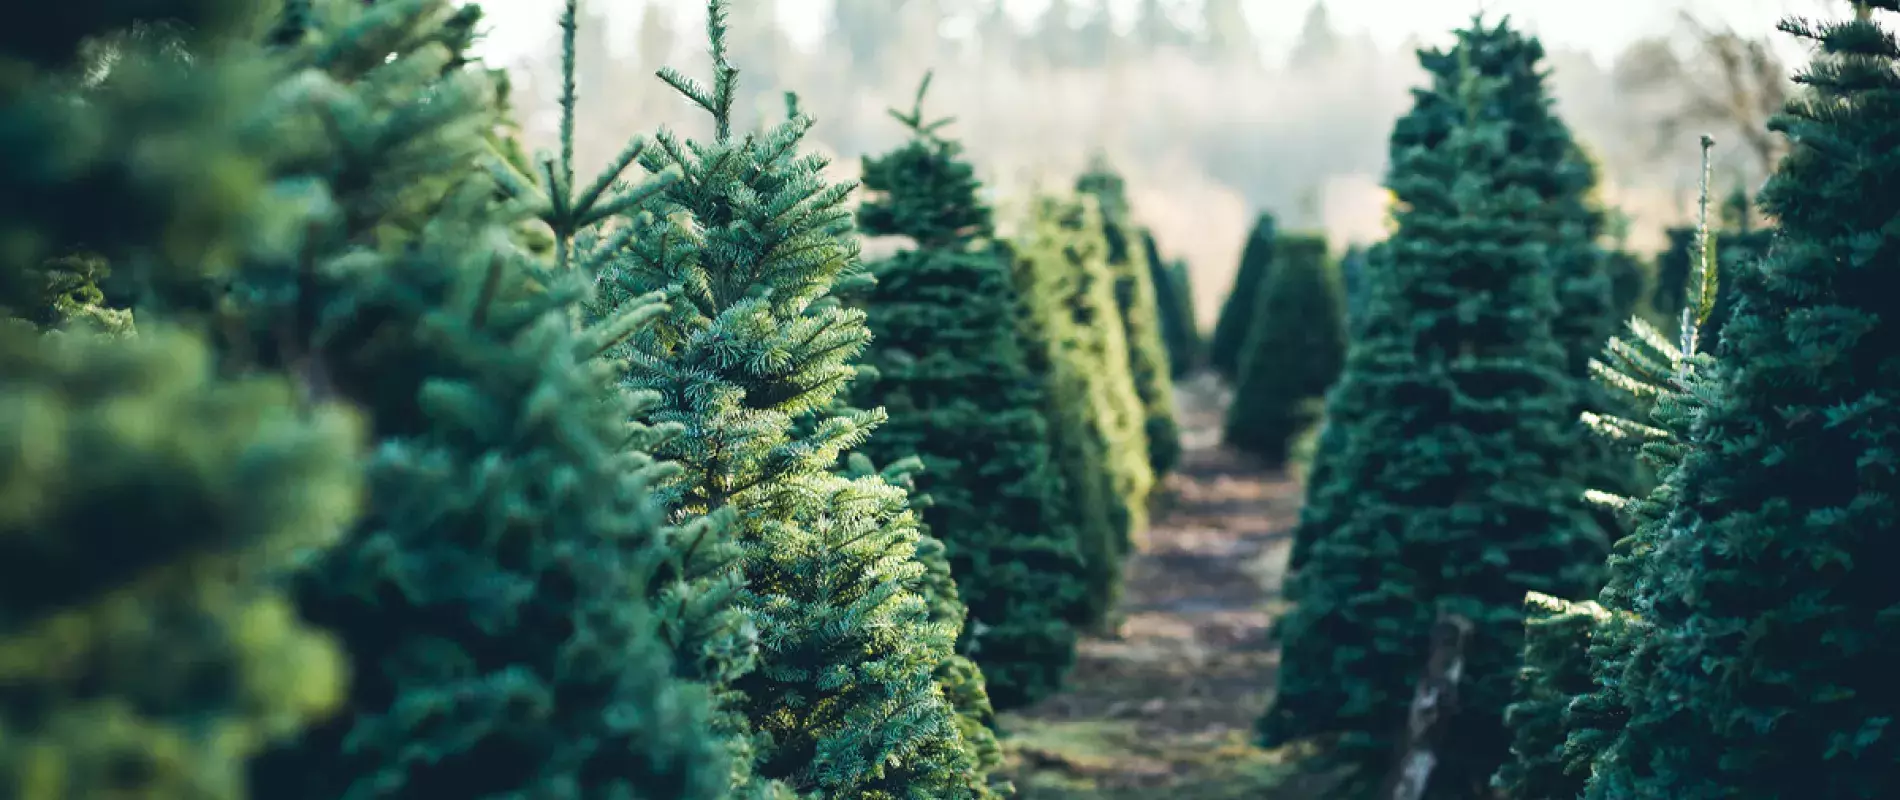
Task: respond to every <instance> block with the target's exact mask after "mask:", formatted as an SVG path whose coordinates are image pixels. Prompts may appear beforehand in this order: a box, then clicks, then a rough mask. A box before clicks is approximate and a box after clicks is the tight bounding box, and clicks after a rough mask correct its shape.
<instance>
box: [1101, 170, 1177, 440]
mask: <svg viewBox="0 0 1900 800" xmlns="http://www.w3.org/2000/svg"><path fill="white" fill-rule="evenodd" d="M1076 191H1078V192H1082V193H1085V194H1088V195H1091V196H1093V197H1094V198H1095V201H1096V204H1097V206H1098V207H1099V208H1100V209H1101V213H1102V236H1103V237H1104V238H1105V239H1106V240H1107V242H1108V268H1109V271H1110V272H1111V273H1113V274H1114V276H1115V303H1116V307H1117V308H1118V309H1120V312H1121V313H1120V317H1121V320H1122V330H1123V332H1124V334H1125V338H1126V340H1127V346H1128V359H1129V371H1130V372H1131V374H1132V375H1133V376H1134V380H1135V393H1136V395H1137V396H1139V397H1140V398H1141V407H1142V410H1143V413H1144V419H1143V422H1142V425H1143V429H1144V430H1145V431H1146V433H1147V439H1148V465H1149V467H1150V468H1152V469H1153V471H1154V474H1155V475H1157V476H1160V475H1166V474H1167V473H1168V472H1170V471H1172V470H1173V469H1174V465H1175V464H1176V463H1178V462H1179V461H1180V460H1181V429H1180V426H1179V425H1178V424H1177V423H1176V422H1175V419H1174V380H1173V377H1172V376H1173V372H1172V370H1171V369H1170V368H1169V366H1168V350H1167V344H1166V343H1165V342H1164V341H1163V340H1162V328H1161V310H1160V305H1159V301H1158V300H1157V297H1158V296H1159V292H1158V290H1157V289H1156V288H1155V283H1154V279H1153V275H1152V272H1151V268H1150V265H1149V262H1148V260H1147V258H1146V255H1147V254H1146V251H1145V250H1144V249H1143V248H1141V247H1138V246H1137V245H1138V244H1139V243H1138V242H1137V241H1136V237H1137V236H1138V235H1139V234H1140V231H1139V230H1137V229H1136V228H1135V226H1134V221H1133V212H1132V211H1131V210H1130V209H1129V207H1128V194H1127V189H1126V187H1125V186H1124V183H1123V180H1122V177H1121V175H1119V174H1117V173H1116V172H1115V170H1114V169H1113V168H1112V167H1110V166H1109V164H1108V162H1107V161H1106V160H1103V159H1101V158H1099V157H1098V158H1097V159H1096V161H1095V163H1094V165H1093V166H1091V167H1090V169H1089V171H1088V172H1086V173H1084V174H1083V175H1082V176H1081V177H1080V178H1078V179H1077V181H1076Z"/></svg>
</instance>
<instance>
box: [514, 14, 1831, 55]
mask: <svg viewBox="0 0 1900 800" xmlns="http://www.w3.org/2000/svg"><path fill="white" fill-rule="evenodd" d="M1105 1H1106V2H1107V3H1108V4H1109V6H1110V8H1111V9H1112V10H1113V11H1115V12H1118V14H1119V15H1121V16H1123V17H1126V16H1127V15H1129V14H1130V13H1132V12H1131V9H1132V8H1133V7H1134V5H1135V2H1136V0H1105ZM584 2H592V3H607V4H609V5H610V6H611V7H612V8H613V9H614V10H615V11H616V12H619V11H621V10H623V9H624V10H626V11H631V12H638V11H639V10H640V8H641V7H642V5H643V3H646V2H657V3H661V4H663V5H666V6H670V7H673V8H674V9H676V10H677V11H678V13H679V14H680V15H681V16H682V17H684V18H689V19H690V18H691V17H694V16H697V15H699V14H701V13H702V10H703V9H704V8H705V2H704V0H584ZM761 2H768V3H769V2H774V0H735V2H734V3H733V6H734V7H735V10H737V11H738V12H739V13H745V10H746V7H747V6H749V5H751V4H753V3H761ZM1004 2H1007V3H1009V4H1010V6H1011V10H1012V11H1013V12H1015V13H1016V14H1017V15H1018V16H1020V17H1021V18H1023V19H1029V18H1031V17H1033V16H1034V15H1035V14H1037V13H1038V12H1040V11H1041V10H1042V9H1043V8H1044V7H1045V6H1047V5H1048V3H1049V0H1004ZM1163 2H1164V5H1165V4H1168V0H1163ZM1195 2H1198V0H1174V2H1173V3H1172V5H1174V6H1176V7H1180V6H1191V4H1193V3H1195ZM1324 2H1325V3H1326V6H1327V9H1328V10H1329V11H1331V12H1332V17H1333V22H1334V25H1335V26H1337V27H1338V28H1340V29H1341V30H1342V31H1343V32H1345V33H1347V34H1355V33H1358V32H1362V31H1363V32H1366V33H1369V34H1371V35H1372V37H1373V38H1374V39H1376V40H1377V41H1379V42H1381V43H1383V44H1387V45H1392V44H1397V43H1399V42H1402V41H1404V40H1405V39H1406V38H1407V37H1411V36H1416V37H1418V38H1420V39H1422V40H1425V41H1433V40H1435V39H1436V38H1437V37H1439V36H1442V35H1443V34H1444V33H1445V32H1447V31H1449V30H1451V29H1453V28H1456V27H1458V26H1459V25H1460V24H1462V23H1463V22H1465V21H1467V20H1469V19H1470V18H1471V15H1472V14H1473V13H1474V12H1476V11H1479V10H1484V11H1486V12H1487V13H1489V14H1506V13H1508V14H1510V15H1511V17H1512V18H1513V19H1515V20H1517V21H1519V22H1520V23H1522V24H1523V25H1524V26H1525V27H1526V28H1528V29H1531V30H1533V31H1535V32H1537V33H1538V34H1539V35H1541V36H1542V37H1543V38H1544V39H1545V41H1546V43H1547V44H1550V45H1552V46H1553V47H1565V48H1571V47H1580V48H1583V49H1586V50H1588V51H1590V52H1591V53H1593V54H1594V55H1596V56H1597V57H1598V58H1599V59H1607V58H1608V57H1609V56H1610V55H1612V54H1614V53H1615V52H1616V51H1617V50H1618V49H1619V48H1621V47H1622V45H1623V44H1625V43H1627V42H1628V41H1630V40H1631V39H1633V38H1637V37H1640V36H1642V35H1644V34H1645V33H1649V32H1654V31H1659V30H1664V29H1666V28H1667V27H1668V25H1669V23H1670V21H1671V19H1672V17H1673V16H1674V15H1675V14H1676V13H1677V12H1678V11H1679V10H1682V9H1685V8H1686V9H1689V10H1692V11H1694V12H1695V13H1696V14H1697V15H1698V16H1700V17H1701V18H1703V19H1705V20H1710V21H1721V22H1725V23H1727V24H1729V25H1732V26H1734V27H1735V28H1737V29H1740V30H1753V31H1763V32H1769V33H1772V32H1773V26H1774V23H1775V21H1776V20H1778V19H1780V18H1781V17H1782V16H1784V15H1786V14H1789V13H1803V14H1823V13H1827V12H1828V11H1829V10H1830V8H1832V9H1834V10H1844V9H1845V7H1846V4H1845V3H1844V2H1840V0H1586V1H1585V2H1577V0H1324ZM561 3H562V0H484V1H483V2H482V3H481V5H482V7H483V8H484V9H486V10H487V12H488V16H489V19H490V26H491V34H490V41H489V42H488V46H487V47H486V48H485V49H487V50H488V52H489V53H490V54H491V55H494V56H499V57H502V58H507V57H511V56H513V55H516V54H519V53H521V52H524V51H526V50H530V49H533V48H537V47H541V46H544V43H546V42H547V41H548V39H547V37H548V36H549V35H550V34H551V33H552V31H553V29H554V19H555V15H556V14H557V13H558V12H559V9H560V7H561ZM1243 3H1244V4H1245V6H1246V9H1247V13H1248V15H1249V19H1250V20H1251V21H1252V23H1253V25H1254V28H1255V30H1256V32H1257V33H1258V34H1259V35H1260V37H1261V39H1262V41H1263V42H1265V44H1266V46H1267V47H1269V48H1276V47H1278V46H1282V45H1284V44H1285V43H1287V42H1290V41H1291V40H1292V38H1293V37H1294V35H1295V34H1296V33H1297V32H1298V30H1299V24H1300V20H1301V18H1302V17H1304V16H1305V14H1306V12H1307V9H1309V8H1310V7H1311V6H1312V4H1313V0H1243ZM776 4H777V6H778V13H779V17H780V19H781V20H782V21H783V22H784V23H785V26H786V28H787V29H788V30H789V31H790V33H791V35H792V36H793V37H794V38H795V39H798V40H800V41H801V42H809V41H811V40H812V39H813V38H815V37H816V36H818V35H820V34H821V33H823V31H824V26H825V25H826V21H827V19H828V18H829V11H830V7H831V0H776ZM635 16H637V13H636V14H629V17H635ZM1780 38H1785V37H1780Z"/></svg>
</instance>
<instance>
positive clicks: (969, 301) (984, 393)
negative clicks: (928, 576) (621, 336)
mask: <svg viewBox="0 0 1900 800" xmlns="http://www.w3.org/2000/svg"><path fill="white" fill-rule="evenodd" d="M928 88H929V78H928V77H926V78H925V79H924V84H923V86H922V87H920V88H919V90H918V105H917V107H914V108H913V109H912V110H911V111H909V112H908V113H895V112H894V115H895V116H896V117H897V118H898V119H899V120H900V121H902V122H903V123H904V124H905V125H906V126H908V127H909V128H910V129H911V133H912V139H911V141H910V142H908V143H906V144H905V145H903V146H902V147H899V148H898V149H896V150H895V151H893V152H891V153H888V154H885V155H883V156H879V157H875V158H868V157H867V158H866V159H865V160H864V171H863V175H864V185H865V188H866V189H867V190H868V191H869V192H871V193H872V194H871V196H870V197H868V198H867V199H866V200H865V201H864V202H863V204H861V205H860V206H859V208H858V221H859V224H860V226H861V227H862V229H863V230H864V231H865V232H866V233H868V234H871V235H881V236H904V237H908V238H909V239H910V240H911V241H912V242H914V243H915V247H913V248H911V249H906V250H903V251H900V252H898V253H896V254H895V255H893V256H891V257H889V258H886V259H882V260H880V261H877V262H875V263H872V264H870V265H869V272H870V273H871V274H872V275H873V276H874V277H875V278H876V279H877V284H876V287H875V288H874V289H873V290H872V291H871V292H869V294H868V296H867V297H866V299H865V303H864V312H865V315H866V316H865V324H866V326H867V327H868V328H869V329H870V331H871V336H872V338H871V346H870V347H869V348H868V349H867V350H866V353H865V359H864V363H865V364H866V365H868V366H870V367H871V368H872V372H873V374H872V376H871V377H869V378H868V379H860V380H859V381H858V382H857V383H856V384H855V385H854V386H853V389H852V395H853V397H854V398H855V400H856V404H857V405H859V406H861V407H862V406H871V405H876V404H882V405H883V406H884V408H885V410H886V413H887V414H888V415H889V421H888V422H886V423H885V424H884V426H883V427H881V428H880V429H879V430H878V433H877V435H876V436H874V437H872V438H871V439H870V440H869V441H868V442H866V443H865V445H864V447H863V448H862V452H863V453H864V454H866V455H868V456H870V457H871V458H872V460H874V461H884V462H895V461H898V460H901V459H903V458H906V457H909V456H912V455H915V456H918V457H920V458H921V459H922V461H923V465H924V466H923V470H922V471H921V472H920V473H919V474H918V475H917V476H916V479H915V480H916V484H917V491H918V492H919V493H920V494H921V495H924V496H927V497H928V498H929V500H930V502H929V504H928V505H926V506H924V507H922V508H921V509H920V514H921V515H922V518H923V522H924V524H925V525H927V526H928V527H929V528H930V530H932V531H935V532H936V533H937V535H939V536H941V537H942V538H943V542H944V545H945V547H946V548H947V551H948V558H949V564H950V570H951V573H952V574H954V575H955V576H956V590H957V591H956V594H958V595H960V596H961V597H962V598H963V602H964V603H966V604H967V605H968V607H969V616H970V620H971V624H969V625H967V626H962V625H961V621H960V620H959V625H960V626H961V627H962V630H963V637H962V641H961V644H960V646H959V651H960V652H964V653H967V654H969V655H971V656H973V657H974V658H975V660H976V662H977V663H978V664H980V665H981V666H982V674H983V675H984V676H986V677H987V678H988V685H989V696H990V698H991V699H992V700H993V701H994V702H995V704H996V706H997V707H998V708H1004V709H1007V708H1014V707H1018V706H1022V705H1027V704H1029V703H1033V702H1035V701H1036V700H1039V699H1041V698H1042V697H1044V696H1047V695H1048V694H1049V693H1051V692H1053V691H1055V689H1056V688H1057V687H1058V686H1059V685H1060V683H1061V681H1062V677H1063V675H1064V674H1066V673H1067V671H1068V669H1069V667H1070V665H1071V664H1073V663H1074V660H1075V628H1074V624H1075V623H1078V622H1082V621H1083V619H1082V616H1081V611H1082V599H1083V593H1084V590H1085V583H1084V580H1083V575H1082V568H1083V564H1082V557H1081V552H1080V550H1079V548H1078V542H1077V539H1076V537H1077V533H1078V531H1077V528H1076V526H1075V525H1074V524H1073V522H1072V521H1070V520H1068V519H1065V518H1063V517H1060V516H1057V515H1056V510H1057V501H1058V498H1059V497H1060V496H1061V494H1062V483H1061V482H1060V480H1059V479H1060V477H1061V474H1060V472H1058V471H1057V470H1056V469H1055V468H1054V466H1053V464H1054V461H1053V458H1054V457H1053V454H1052V451H1051V440H1050V434H1049V423H1048V420H1047V419H1046V417H1045V414H1046V410H1045V409H1046V408H1047V406H1048V398H1047V397H1046V389H1045V387H1044V386H1043V385H1042V384H1041V383H1040V382H1039V381H1038V380H1037V379H1036V375H1035V374H1034V373H1032V372H1030V370H1029V365H1028V361H1027V355H1026V353H1025V348H1026V346H1027V343H1026V342H1024V340H1023V339H1022V338H1021V336H1020V335H1019V333H1018V330H1017V320H1016V308H1015V302H1016V298H1015V289H1014V287H1013V286H1012V285H1011V283H1010V281H1011V278H1010V265H1009V262H1008V261H1007V260H1005V259H1004V258H1002V257H1001V256H1000V254H999V253H998V252H997V251H996V250H995V248H993V247H991V246H990V244H989V242H990V237H991V235H992V224H993V223H992V218H991V217H992V215H991V211H990V209H989V208H988V207H987V206H986V205H984V204H983V203H982V201H981V200H979V199H978V197H977V193H978V190H979V189H980V184H979V183H978V182H977V180H976V177H975V172H974V170H973V169H972V167H971V166H970V164H969V162H967V161H965V160H964V158H963V156H962V148H961V147H960V146H959V145H957V144H956V143H955V142H953V141H950V140H948V139H945V138H943V136H942V134H941V133H939V131H941V130H942V128H943V126H944V125H945V124H947V123H948V122H949V120H935V121H932V120H926V119H924V117H923V115H922V109H921V106H922V101H923V95H924V92H925V91H927V90H928Z"/></svg>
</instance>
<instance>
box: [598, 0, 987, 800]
mask: <svg viewBox="0 0 1900 800" xmlns="http://www.w3.org/2000/svg"><path fill="white" fill-rule="evenodd" d="M707 12H708V20H709V22H708V33H709V35H710V38H711V40H712V52H713V82H712V85H711V86H710V87H708V86H704V85H702V84H700V83H698V82H697V81H694V80H692V79H690V78H687V77H685V76H683V75H681V74H679V73H677V72H674V71H672V70H670V69H669V70H665V71H663V72H662V77H663V78H664V79H665V80H666V81H667V83H669V84H671V85H672V86H673V87H674V88H676V89H678V90H679V91H680V93H681V94H682V95H684V96H685V97H686V98H687V99H689V100H691V101H693V102H694V103H696V104H697V105H699V106H701V107H702V108H704V109H705V110H706V111H707V112H708V114H709V116H710V117H711V121H712V122H713V136H712V138H710V139H708V140H705V141H697V142H684V141H681V140H679V139H678V138H677V137H675V136H674V135H673V134H672V133H670V132H663V133H661V134H660V135H659V137H658V144H659V146H658V147H657V148H656V149H654V150H651V151H648V152H647V153H645V154H644V155H643V156H642V158H641V164H642V165H643V166H644V167H646V168H647V169H648V170H649V171H653V172H660V171H663V170H669V169H670V170H676V171H677V172H678V173H679V174H680V175H681V178H680V180H679V181H678V182H676V183H673V184H671V185H670V186H669V187H668V188H667V189H666V190H665V191H664V192H662V193H661V194H659V195H658V196H657V197H655V198H654V199H653V200H652V201H651V202H649V203H647V204H646V205H645V207H644V213H642V214H641V215H640V216H637V217H634V218H632V219H630V220H628V222H629V223H631V224H630V226H629V230H630V231H632V233H633V242H632V245H631V248H630V249H629V250H628V251H627V252H626V254H625V257H624V258H623V259H622V260H621V261H620V263H618V264H617V265H616V266H615V267H614V269H612V270H610V271H608V272H606V273H604V274H603V275H602V281H603V282H604V283H606V284H608V285H609V287H610V292H611V294H610V295H609V300H614V299H619V298H626V297H639V296H642V295H644V294H645V293H646V292H650V291H656V290H663V291H665V292H667V293H668V294H669V295H670V301H669V302H670V306H671V310H670V311H669V312H668V313H667V314H666V315H665V316H664V317H662V318H661V320H660V321H659V322H658V323H657V324H655V325H654V326H652V327H651V328H649V329H647V330H644V331H642V332H640V333H638V334H636V335H635V336H633V337H632V338H631V339H629V340H628V349H627V352H626V355H627V358H628V359H629V369H628V373H627V378H628V382H629V383H630V384H631V385H632V386H634V387H636V388H640V389H643V390H648V391H652V392H655V393H656V394H657V395H658V397H659V405H658V407H657V410H656V412H655V414H654V415H653V419H654V420H655V421H656V422H658V423H661V424H677V425H680V426H681V427H682V428H683V429H684V433H683V434H682V435H681V436H679V437H677V438H675V439H673V440H671V441H669V442H667V443H665V444H664V445H663V446H662V447H660V448H659V450H658V452H657V455H660V456H662V457H664V458H668V459H671V460H673V461H675V462H676V463H677V464H678V465H679V470H678V472H677V473H676V474H675V475H674V476H673V477H672V478H671V479H670V480H669V481H668V482H667V483H666V484H665V487H664V488H665V490H666V494H667V497H668V498H669V502H670V505H671V506H672V507H673V508H674V509H676V511H677V513H678V514H680V515H682V516H686V517H692V516H697V515H704V514H711V513H729V514H731V515H732V516H733V518H734V520H735V524H734V526H733V536H734V537H735V538H736V540H737V542H738V543H739V545H740V546H741V547H742V548H743V556H742V557H741V559H740V561H741V566H742V567H743V569H744V572H745V576H746V583H747V586H746V590H745V593H744V595H743V602H744V605H745V606H746V608H747V609H748V611H749V612H750V613H751V614H752V615H753V617H754V619H755V622H756V625H757V627H758V630H759V643H760V653H759V666H758V668H757V669H754V670H752V671H751V672H749V673H747V674H745V675H743V676H741V677H739V678H737V679H736V680H735V681H734V682H733V684H732V686H733V688H735V689H736V690H738V691H739V692H740V693H741V695H742V697H743V701H742V703H741V705H740V708H741V710H742V711H743V713H744V714H745V716H746V718H747V719H748V720H749V721H750V723H751V726H752V728H753V729H754V730H755V731H756V732H757V733H758V734H759V735H760V742H759V749H758V751H757V754H756V758H755V761H756V766H757V769H758V772H759V774H761V775H763V776H765V777H768V778H773V779H778V780H783V781H784V782H786V783H787V784H789V785H790V786H791V787H793V788H794V789H796V790H797V791H799V792H801V793H814V792H815V793H819V794H821V795H822V796H824V797H827V798H886V797H945V798H956V797H974V796H979V795H980V794H982V793H983V792H985V791H986V789H985V787H986V785H987V778H986V777H985V776H984V775H982V773H981V772H980V770H979V769H978V767H977V763H976V760H975V756H974V755H973V754H972V753H971V752H970V750H969V748H968V747H967V746H966V744H965V742H964V741H963V738H962V736H961V734H960V733H959V731H958V729H957V714H956V713H955V710H954V709H953V708H952V706H951V705H950V704H949V702H947V701H946V699H945V697H944V694H943V692H942V691H941V689H940V688H939V686H938V683H937V682H936V670H937V669H938V667H939V666H940V665H942V664H943V663H944V662H945V661H947V660H949V659H950V658H952V657H953V655H954V645H955V641H956V637H957V635H958V631H957V630H956V628H955V626H954V625H952V624H948V623H933V622H931V621H930V614H929V608H928V605H927V603H926V601H925V598H924V597H923V596H922V595H920V594H919V593H918V592H917V590H916V589H917V586H918V581H919V580H920V579H921V578H922V577H923V574H924V567H923V565H922V564H921V563H920V562H919V561H918V560H917V558H916V548H917V542H918V537H919V535H920V534H919V531H918V527H917V520H916V517H915V516H914V514H913V513H912V512H911V510H910V509H909V508H908V498H907V495H906V493H905V491H904V489H903V488H902V487H899V486H892V485H890V484H889V483H887V482H885V481H884V480H882V479H881V478H879V477H878V476H865V477H859V478H855V479H854V478H847V477H845V476H842V475H839V474H836V473H834V472H832V470H831V467H832V466H833V465H834V464H836V463H838V461H839V460H840V457H841V456H842V455H843V454H845V453H846V452H848V451H849V450H851V449H852V448H855V447H857V446H858V445H860V444H861V443H862V442H863V441H864V439H865V437H866V436H867V435H869V433H870V432H871V430H872V429H873V428H875V427H876V426H877V425H878V424H879V423H881V422H882V421H883V416H884V415H883V413H882V411H881V410H880V411H873V412H865V413H855V414H836V413H832V412H831V411H830V409H831V408H832V407H833V405H834V401H835V400H837V399H838V398H839V396H840V394H841V393H842V392H844V391H845V390H846V389H848V387H849V383H850V381H851V379H852V377H853V376H854V374H855V372H856V370H855V368H854V366H853V364H852V359H853V358H855V357H856V356H857V354H858V353H859V352H860V351H861V350H862V349H863V347H864V345H865V344H866V342H867V340H868V339H869V331H868V330H867V329H866V328H865V326H864V315H863V313H862V312H859V311H855V310H850V309H846V308H844V307H842V306H841V305H840V304H839V303H838V301H837V299H836V298H835V297H832V296H831V290H832V287H833V285H834V284H835V283H836V282H837V281H839V280H840V279H841V278H845V277H850V276H852V275H854V274H856V273H857V272H858V269H859V265H858V263H857V241H856V239H855V234H854V231H853V230H852V225H851V218H850V212H849V211H848V210H847V209H846V208H845V205H844V204H845V201H846V200H847V198H848V197H849V195H850V192H851V189H852V188H853V187H852V186H851V185H849V184H827V183H826V182H825V181H824V180H823V178H822V177H821V176H820V170H821V169H822V168H823V167H824V166H825V161H824V160H823V159H822V158H819V157H817V156H811V155H801V154H800V153H799V152H798V146H799V144H800V142H801V141H802V139H803V137H804V136H805V134H806V133H807V132H808V131H809V130H810V129H811V125H812V120H811V118H809V117H807V116H805V115H803V114H799V113H796V109H795V108H794V109H793V113H792V114H791V118H790V119H788V120H786V121H785V122H782V123H779V124H777V125H774V126H772V127H771V128H770V129H769V130H766V131H764V132H762V133H757V134H745V135H740V134H735V133H734V131H733V130H732V123H731V116H730V113H731V108H732V102H733V99H734V97H735V95H734V90H735V80H736V70H734V69H733V67H732V66H731V64H730V63H729V62H728V61H727V59H726V48H725V35H726V12H727V9H726V5H725V3H724V2H723V0H712V2H709V3H708V7H707ZM801 420H803V422H804V424H801V425H798V426H797V427H795V423H799V422H800V421H801ZM722 510H723V511H722Z"/></svg>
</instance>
